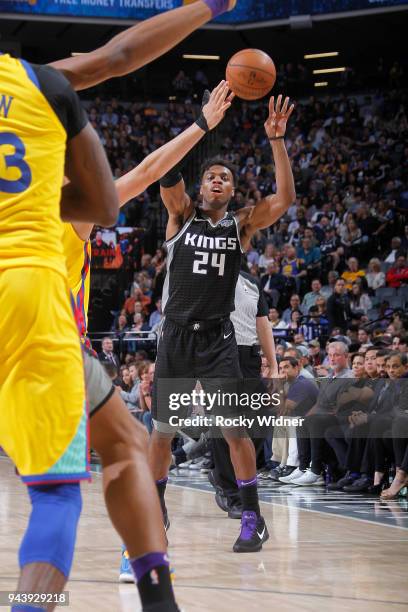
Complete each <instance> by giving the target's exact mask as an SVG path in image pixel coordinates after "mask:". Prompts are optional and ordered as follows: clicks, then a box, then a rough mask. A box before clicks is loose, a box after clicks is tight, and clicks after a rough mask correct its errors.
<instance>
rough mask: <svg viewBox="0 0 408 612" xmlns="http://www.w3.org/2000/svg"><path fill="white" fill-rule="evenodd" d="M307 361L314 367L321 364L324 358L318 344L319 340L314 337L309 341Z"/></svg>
mask: <svg viewBox="0 0 408 612" xmlns="http://www.w3.org/2000/svg"><path fill="white" fill-rule="evenodd" d="M308 346H309V362H310V365H311V366H312V367H313V368H315V367H317V366H320V365H322V363H323V359H324V351H323V350H322V348H321V346H320V342H319V340H317V339H316V338H315V339H314V340H311V341H310V342H309V345H308Z"/></svg>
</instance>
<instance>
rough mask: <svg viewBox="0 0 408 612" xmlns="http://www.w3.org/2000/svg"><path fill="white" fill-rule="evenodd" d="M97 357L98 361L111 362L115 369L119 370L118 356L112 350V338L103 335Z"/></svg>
mask: <svg viewBox="0 0 408 612" xmlns="http://www.w3.org/2000/svg"><path fill="white" fill-rule="evenodd" d="M98 357H99V361H102V362H107V363H112V364H113V365H114V366H115V368H116V371H119V367H120V362H119V358H118V356H117V355H115V353H114V352H113V340H112V338H108V337H105V338H104V339H103V340H102V351H101V352H100V353H99V355H98Z"/></svg>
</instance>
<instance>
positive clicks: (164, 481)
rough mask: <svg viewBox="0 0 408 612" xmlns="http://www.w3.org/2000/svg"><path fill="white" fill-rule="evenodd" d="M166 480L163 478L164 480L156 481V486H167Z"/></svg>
mask: <svg viewBox="0 0 408 612" xmlns="http://www.w3.org/2000/svg"><path fill="white" fill-rule="evenodd" d="M167 481H168V478H167V476H165V477H164V478H160V480H156V484H157V485H162V484H167Z"/></svg>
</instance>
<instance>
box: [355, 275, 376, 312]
mask: <svg viewBox="0 0 408 612" xmlns="http://www.w3.org/2000/svg"><path fill="white" fill-rule="evenodd" d="M371 307H372V303H371V300H370V298H369V297H368V295H367V293H365V292H364V291H363V290H362V287H361V284H360V283H357V282H353V283H352V285H351V292H350V308H351V311H352V314H353V315H355V314H365V315H366V314H367V312H368V310H369V309H370V308H371Z"/></svg>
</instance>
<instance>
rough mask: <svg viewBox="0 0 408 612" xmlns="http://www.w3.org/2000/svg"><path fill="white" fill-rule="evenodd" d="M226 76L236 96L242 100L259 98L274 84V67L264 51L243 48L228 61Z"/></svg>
mask: <svg viewBox="0 0 408 612" xmlns="http://www.w3.org/2000/svg"><path fill="white" fill-rule="evenodd" d="M226 78H227V81H228V83H229V85H230V88H231V90H232V91H233V92H234V94H235V95H236V96H238V97H239V98H242V99H243V100H259V99H260V98H263V97H264V96H266V94H267V93H268V92H270V91H271V89H272V87H273V86H274V84H275V81H276V68H275V64H274V63H273V61H272V59H271V58H270V57H269V55H268V54H267V53H265V52H264V51H261V50H260V49H243V50H242V51H238V53H235V55H233V56H232V57H231V59H230V61H229V62H228V65H227V70H226Z"/></svg>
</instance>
